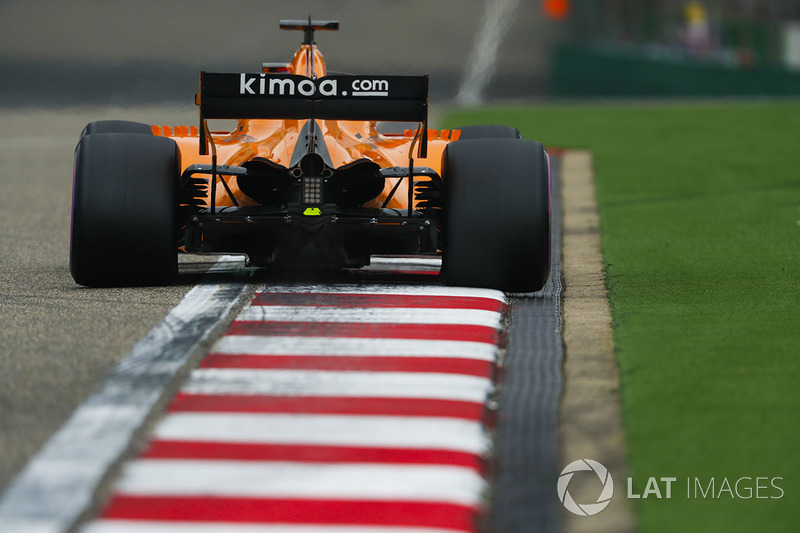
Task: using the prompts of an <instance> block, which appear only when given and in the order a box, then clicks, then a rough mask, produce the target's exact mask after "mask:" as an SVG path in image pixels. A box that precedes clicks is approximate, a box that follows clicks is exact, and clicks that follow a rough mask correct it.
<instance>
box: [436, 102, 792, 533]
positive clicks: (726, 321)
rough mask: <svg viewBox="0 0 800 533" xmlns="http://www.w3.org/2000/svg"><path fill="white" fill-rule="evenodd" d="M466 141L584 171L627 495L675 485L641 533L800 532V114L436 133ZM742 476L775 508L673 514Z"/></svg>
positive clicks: (584, 112) (667, 113) (655, 114)
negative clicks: (571, 161)
mask: <svg viewBox="0 0 800 533" xmlns="http://www.w3.org/2000/svg"><path fill="white" fill-rule="evenodd" d="M478 123H499V124H512V125H516V126H518V127H519V128H520V129H521V130H522V132H523V134H524V135H525V136H526V137H528V138H535V139H538V140H541V141H542V142H544V143H545V144H546V145H548V146H558V147H577V148H585V149H589V150H591V151H592V152H593V154H594V157H595V170H596V184H597V195H598V203H599V207H600V214H601V232H602V239H603V256H604V261H605V263H606V268H607V272H606V274H607V284H608V287H609V289H610V291H609V299H610V302H611V307H612V312H613V317H614V338H615V342H616V350H617V361H618V363H619V368H620V376H621V380H622V391H621V395H622V407H623V419H624V425H625V430H626V438H627V442H628V455H629V460H630V464H631V467H632V473H633V477H634V480H635V485H634V486H635V487H638V492H639V493H641V492H642V491H643V490H644V486H645V483H646V481H647V477H648V476H658V477H662V476H673V477H677V478H678V482H677V483H678V484H676V486H675V488H674V490H675V494H673V499H671V500H654V499H647V500H638V501H637V503H636V506H635V509H636V511H637V520H638V528H639V530H640V531H644V532H650V533H653V532H666V531H680V532H687V531H688V532H694V531H698V532H734V531H737V532H738V531H798V530H800V451H799V450H798V447H799V446H800V223H798V220H800V103H797V102H789V103H785V102H784V103H743V104H707V105H701V104H685V105H679V104H674V105H666V104H665V105H608V106H590V105H575V106H542V107H532V108H531V107H527V108H523V107H520V108H503V109H491V108H488V109H482V110H469V111H467V110H461V111H453V112H451V113H450V114H449V115H448V116H447V117H446V124H445V127H454V126H458V125H467V124H478ZM595 459H597V460H599V461H600V462H602V459H603V458H602V457H596V458H595ZM743 476H749V477H752V478H755V477H757V476H765V477H775V476H778V477H783V478H784V479H783V480H782V481H778V482H777V483H778V484H779V486H781V488H782V489H783V490H784V492H785V494H784V496H783V498H782V499H755V498H753V499H749V500H745V499H736V500H733V499H732V498H731V497H730V495H728V494H727V493H724V494H723V495H722V496H723V497H722V499H714V500H712V499H710V498H709V499H705V500H703V499H700V500H694V499H687V498H686V492H687V489H686V478H695V477H699V478H701V479H703V480H708V479H709V478H711V477H715V478H716V480H717V483H721V482H722V478H725V477H727V478H728V480H729V481H732V480H735V479H738V478H740V477H743ZM681 483H682V485H679V484H681ZM617 486H618V489H617V492H616V494H615V498H620V497H624V490H625V485H624V480H617ZM766 494H767V495H779V492H778V491H776V490H774V489H773V490H771V491H768V492H766Z"/></svg>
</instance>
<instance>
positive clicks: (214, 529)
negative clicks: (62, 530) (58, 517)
mask: <svg viewBox="0 0 800 533" xmlns="http://www.w3.org/2000/svg"><path fill="white" fill-rule="evenodd" d="M461 532H462V530H460V529H458V530H456V529H439V528H426V527H425V528H423V527H392V526H374V525H371V526H354V525H353V526H351V525H347V526H327V525H321V524H320V525H305V524H301V525H295V524H237V523H235V522H179V521H174V522H173V521H169V522H156V521H152V522H151V521H146V520H109V519H103V520H98V521H95V522H92V523H91V524H90V525H88V526H87V527H84V528H83V529H81V533H461Z"/></svg>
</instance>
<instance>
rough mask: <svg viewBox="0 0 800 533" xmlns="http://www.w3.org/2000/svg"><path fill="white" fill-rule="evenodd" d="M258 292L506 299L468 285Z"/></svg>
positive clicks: (304, 287)
mask: <svg viewBox="0 0 800 533" xmlns="http://www.w3.org/2000/svg"><path fill="white" fill-rule="evenodd" d="M258 292H262V293H266V294H269V293H313V294H377V295H400V296H462V297H473V298H491V299H493V300H497V301H499V302H504V303H505V301H506V296H505V294H503V292H502V291H497V290H494V289H476V288H470V287H441V286H433V285H386V284H384V285H379V284H369V285H359V284H356V283H351V284H342V285H336V286H333V287H323V286H320V285H265V286H264V287H261V288H260V289H259V291H258Z"/></svg>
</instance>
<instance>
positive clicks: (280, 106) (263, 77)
mask: <svg viewBox="0 0 800 533" xmlns="http://www.w3.org/2000/svg"><path fill="white" fill-rule="evenodd" d="M197 103H198V104H199V105H200V153H201V154H202V155H206V154H208V135H207V131H206V120H207V119H240V118H241V119H245V118H250V119H298V120H300V119H322V120H385V121H394V122H419V123H420V124H421V128H422V138H421V139H420V141H421V142H420V145H419V157H422V158H424V157H427V144H428V142H427V141H428V138H427V137H428V76H427V75H425V76H350V75H335V76H325V77H322V78H316V79H312V78H308V77H305V76H297V75H293V74H271V73H258V74H247V73H239V74H216V73H209V72H201V73H200V94H198V95H197Z"/></svg>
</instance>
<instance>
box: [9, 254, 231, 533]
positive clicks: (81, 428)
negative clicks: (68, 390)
mask: <svg viewBox="0 0 800 533" xmlns="http://www.w3.org/2000/svg"><path fill="white" fill-rule="evenodd" d="M227 260H228V259H227V257H223V258H221V259H220V263H219V264H220V265H221V267H222V268H224V263H225V262H226V261H227ZM212 270H214V269H213V268H212ZM245 288H246V286H245V285H244V284H240V283H230V284H214V285H198V286H196V287H194V288H193V289H192V290H190V291H189V292H188V293H187V294H186V296H185V297H184V298H183V300H182V301H181V302H180V303H179V304H178V305H177V306H176V307H175V308H174V309H172V311H170V312H169V314H168V315H167V316H166V317H165V318H164V320H163V321H162V322H161V323H160V324H159V325H157V326H156V327H154V328H153V329H152V330H151V331H150V332H149V333H148V334H147V336H145V338H144V339H142V340H141V341H139V343H137V344H136V346H134V348H133V350H131V352H130V353H129V354H128V355H127V356H126V357H125V358H124V359H123V360H122V361H121V362H120V363H119V364H118V365H117V366H116V368H114V370H112V371H111V373H110V374H109V375H108V377H107V378H106V379H105V381H103V383H102V384H100V386H99V387H98V388H97V390H96V391H95V392H94V393H93V394H92V395H91V396H90V397H89V399H88V400H86V401H85V402H84V403H83V404H82V405H81V406H80V407H78V409H77V410H76V411H75V413H74V414H73V415H72V417H71V418H70V419H69V420H68V421H67V422H66V423H65V424H64V426H62V428H61V429H60V430H59V431H58V432H56V434H55V435H53V437H52V438H51V439H50V440H49V441H48V442H47V444H45V446H44V447H43V448H42V450H41V451H40V452H39V453H38V454H37V455H36V456H35V457H34V458H33V459H31V461H30V462H29V463H28V465H27V466H26V468H25V469H24V470H23V471H22V472H21V473H20V474H19V475H18V476H17V477H16V478H15V479H14V480H13V481H12V483H11V485H10V486H9V488H8V490H6V492H5V493H4V495H3V498H2V500H0V530H2V531H3V532H4V533H5V532H6V531H8V532H12V531H13V532H25V533H34V532H35V533H39V532H48V533H51V532H63V531H66V530H68V529H69V528H70V527H71V526H72V525H73V524H74V522H75V521H76V520H77V519H78V517H79V516H80V515H81V514H82V513H83V511H84V510H85V509H87V508H88V507H89V506H90V505H91V502H92V499H93V497H94V492H95V489H96V487H97V485H98V484H99V483H100V481H101V480H102V478H103V476H104V475H105V473H106V471H107V470H108V468H109V467H110V466H111V465H112V464H114V462H115V461H117V460H118V458H119V457H120V456H121V455H122V454H123V453H124V451H125V450H126V449H127V448H128V445H129V442H130V439H131V436H132V435H133V433H134V432H135V431H137V430H138V429H139V428H140V427H141V425H142V423H143V422H144V420H145V418H146V417H147V415H148V414H149V413H150V409H151V408H152V407H153V405H155V403H156V402H157V401H158V400H159V399H160V398H161V396H162V394H163V391H164V388H165V387H166V386H167V384H168V383H169V382H170V381H171V379H172V377H173V376H174V375H175V373H176V372H177V371H178V370H179V369H180V368H181V367H182V366H183V365H184V364H185V363H186V361H187V360H188V358H189V357H190V356H191V354H192V352H194V350H195V349H196V348H197V346H199V345H200V343H201V342H203V341H204V340H205V338H206V337H207V336H208V334H209V332H210V331H212V330H213V329H214V328H215V326H216V325H217V324H218V323H219V322H220V321H221V320H222V319H223V318H224V317H225V316H226V315H227V314H228V313H229V311H230V309H231V308H232V307H233V305H234V303H235V302H236V301H237V300H238V299H239V297H240V296H241V295H242V294H243V292H244V290H245Z"/></svg>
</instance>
